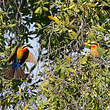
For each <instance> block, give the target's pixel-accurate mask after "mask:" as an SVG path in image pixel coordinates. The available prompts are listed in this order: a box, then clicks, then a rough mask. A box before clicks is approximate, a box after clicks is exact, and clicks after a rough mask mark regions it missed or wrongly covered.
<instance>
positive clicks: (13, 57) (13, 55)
mask: <svg viewBox="0 0 110 110" xmlns="http://www.w3.org/2000/svg"><path fill="white" fill-rule="evenodd" d="M18 47H19V46H18V45H16V46H15V47H14V49H13V50H12V52H11V55H10V56H9V58H8V60H7V62H11V61H13V60H14V59H15V57H16V52H17V49H18Z"/></svg>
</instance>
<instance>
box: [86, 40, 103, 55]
mask: <svg viewBox="0 0 110 110" xmlns="http://www.w3.org/2000/svg"><path fill="white" fill-rule="evenodd" d="M85 45H86V46H88V47H90V51H91V55H92V56H94V57H102V56H103V55H104V52H105V50H104V49H103V48H100V47H99V44H98V43H97V42H96V41H92V42H90V41H89V42H87V43H85Z"/></svg>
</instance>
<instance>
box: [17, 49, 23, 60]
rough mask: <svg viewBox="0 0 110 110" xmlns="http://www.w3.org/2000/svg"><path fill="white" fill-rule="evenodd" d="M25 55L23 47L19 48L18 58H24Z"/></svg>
mask: <svg viewBox="0 0 110 110" xmlns="http://www.w3.org/2000/svg"><path fill="white" fill-rule="evenodd" d="M22 57H23V49H19V48H18V50H17V59H19V60H20V59H22Z"/></svg>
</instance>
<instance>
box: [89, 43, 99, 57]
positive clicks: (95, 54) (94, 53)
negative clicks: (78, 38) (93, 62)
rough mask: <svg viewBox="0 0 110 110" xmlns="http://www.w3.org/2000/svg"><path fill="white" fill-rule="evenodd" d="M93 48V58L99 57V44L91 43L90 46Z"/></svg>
mask: <svg viewBox="0 0 110 110" xmlns="http://www.w3.org/2000/svg"><path fill="white" fill-rule="evenodd" d="M90 47H91V55H92V56H95V57H98V56H99V52H98V44H97V43H95V42H94V43H93V42H92V43H91V45H90Z"/></svg>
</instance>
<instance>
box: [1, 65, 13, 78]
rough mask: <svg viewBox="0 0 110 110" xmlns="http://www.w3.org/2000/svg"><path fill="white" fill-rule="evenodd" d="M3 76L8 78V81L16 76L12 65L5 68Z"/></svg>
mask: <svg viewBox="0 0 110 110" xmlns="http://www.w3.org/2000/svg"><path fill="white" fill-rule="evenodd" d="M3 76H4V77H5V78H8V79H12V78H13V76H14V69H13V67H12V65H10V66H9V67H7V68H5V69H4V70H3Z"/></svg>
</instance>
